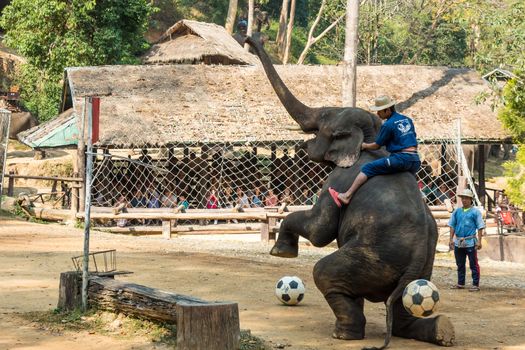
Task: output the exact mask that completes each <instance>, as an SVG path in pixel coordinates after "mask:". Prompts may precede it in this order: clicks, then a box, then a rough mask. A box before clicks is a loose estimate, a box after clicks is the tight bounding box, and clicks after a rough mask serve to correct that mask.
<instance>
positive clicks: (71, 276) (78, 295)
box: [57, 271, 82, 311]
mask: <svg viewBox="0 0 525 350" xmlns="http://www.w3.org/2000/svg"><path fill="white" fill-rule="evenodd" d="M57 307H58V308H59V309H61V310H64V311H71V310H75V309H79V308H81V307H82V276H81V275H80V273H79V272H77V271H68V272H62V273H61V274H60V287H59V289H58V305H57Z"/></svg>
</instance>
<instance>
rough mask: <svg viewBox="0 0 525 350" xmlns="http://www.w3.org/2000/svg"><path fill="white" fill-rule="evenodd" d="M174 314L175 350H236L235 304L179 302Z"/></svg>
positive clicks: (238, 340) (236, 312)
mask: <svg viewBox="0 0 525 350" xmlns="http://www.w3.org/2000/svg"><path fill="white" fill-rule="evenodd" d="M176 313H177V349H179V350H237V349H239V342H240V324H239V307H238V306H237V304H236V303H213V304H207V305H204V304H193V303H187V302H179V303H177V306H176Z"/></svg>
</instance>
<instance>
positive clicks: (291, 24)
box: [283, 0, 297, 64]
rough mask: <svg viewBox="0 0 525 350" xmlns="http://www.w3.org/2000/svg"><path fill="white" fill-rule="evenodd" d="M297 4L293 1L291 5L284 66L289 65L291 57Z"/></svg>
mask: <svg viewBox="0 0 525 350" xmlns="http://www.w3.org/2000/svg"><path fill="white" fill-rule="evenodd" d="M296 3H297V1H296V0H292V3H291V4H290V20H289V21H288V27H287V28H286V45H285V48H284V54H283V64H287V63H288V59H289V57H290V48H291V47H292V30H293V22H294V18H295V4H296Z"/></svg>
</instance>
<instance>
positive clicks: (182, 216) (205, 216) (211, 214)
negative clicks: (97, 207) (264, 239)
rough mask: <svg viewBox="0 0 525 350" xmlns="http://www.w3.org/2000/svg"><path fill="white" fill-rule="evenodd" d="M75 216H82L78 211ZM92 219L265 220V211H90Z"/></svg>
mask: <svg viewBox="0 0 525 350" xmlns="http://www.w3.org/2000/svg"><path fill="white" fill-rule="evenodd" d="M77 218H84V213H78V214H77ZM91 218H92V219H109V220H111V219H150V220H154V219H159V220H215V219H217V220H235V219H236V220H266V213H265V212H255V213H231V212H230V213H221V212H215V210H209V211H207V212H203V213H148V212H141V213H121V214H113V213H91Z"/></svg>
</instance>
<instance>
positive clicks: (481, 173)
mask: <svg viewBox="0 0 525 350" xmlns="http://www.w3.org/2000/svg"><path fill="white" fill-rule="evenodd" d="M478 183H479V186H478V196H479V200H480V202H481V205H482V206H483V207H485V199H486V198H485V191H486V189H485V145H479V146H478Z"/></svg>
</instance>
